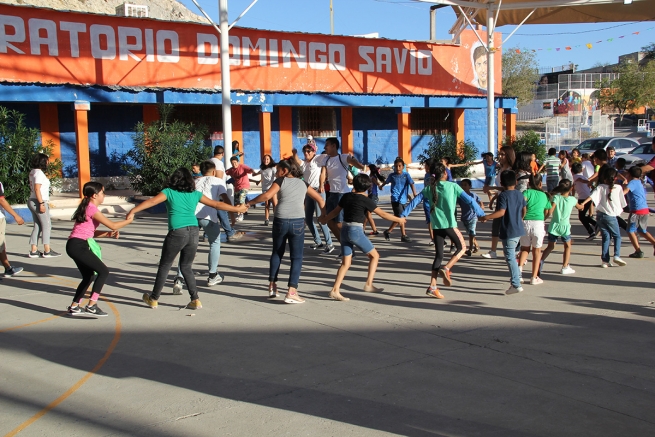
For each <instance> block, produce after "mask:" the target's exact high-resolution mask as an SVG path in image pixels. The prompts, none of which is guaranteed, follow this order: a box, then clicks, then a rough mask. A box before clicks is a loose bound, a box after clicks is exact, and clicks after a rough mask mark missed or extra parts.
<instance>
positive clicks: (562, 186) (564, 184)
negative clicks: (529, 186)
mask: <svg viewBox="0 0 655 437" xmlns="http://www.w3.org/2000/svg"><path fill="white" fill-rule="evenodd" d="M572 187H573V183H572V182H571V181H570V180H568V179H562V180H561V181H559V184H558V185H557V186H556V187H555V188H554V189H553V191H551V192H550V195H551V196H555V195H556V194H564V193H568V192H569V191H571V188H572Z"/></svg>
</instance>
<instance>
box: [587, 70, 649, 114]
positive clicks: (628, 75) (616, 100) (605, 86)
mask: <svg viewBox="0 0 655 437" xmlns="http://www.w3.org/2000/svg"><path fill="white" fill-rule="evenodd" d="M616 73H618V74H619V76H618V77H617V78H616V79H614V80H609V79H603V80H601V81H600V82H598V83H597V84H596V87H597V88H599V89H600V93H599V99H598V100H599V103H600V106H601V107H603V108H605V109H606V110H608V111H615V112H616V113H618V114H619V121H623V116H624V115H625V114H626V113H627V112H632V111H634V110H636V109H638V108H640V107H642V106H653V103H655V84H654V83H653V81H654V80H655V62H649V63H647V64H646V65H643V66H639V64H638V63H636V62H624V63H622V64H620V65H619V66H618V67H617V69H616Z"/></svg>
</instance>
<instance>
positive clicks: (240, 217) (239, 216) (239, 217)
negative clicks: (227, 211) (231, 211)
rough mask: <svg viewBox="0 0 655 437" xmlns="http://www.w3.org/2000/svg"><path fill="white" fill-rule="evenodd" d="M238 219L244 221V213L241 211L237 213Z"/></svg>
mask: <svg viewBox="0 0 655 437" xmlns="http://www.w3.org/2000/svg"><path fill="white" fill-rule="evenodd" d="M237 221H238V222H242V221H243V213H241V212H240V213H239V214H237Z"/></svg>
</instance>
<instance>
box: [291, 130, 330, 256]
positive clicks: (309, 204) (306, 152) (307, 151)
mask: <svg viewBox="0 0 655 437" xmlns="http://www.w3.org/2000/svg"><path fill="white" fill-rule="evenodd" d="M315 147H316V146H315V145H312V144H311V143H309V141H308V142H307V144H305V145H304V146H303V148H302V153H303V156H304V159H300V157H298V152H297V151H296V149H293V156H294V157H295V158H296V162H298V165H300V168H301V169H302V171H303V179H304V180H305V182H307V185H309V186H310V187H312V188H313V189H314V190H316V191H318V192H319V193H320V194H321V196H322V197H323V199H325V192H324V191H325V189H324V186H323V184H321V167H319V166H318V165H316V150H315ZM320 211H321V209H320V207H319V206H318V203H317V202H316V201H315V200H314V199H312V198H311V197H309V196H306V197H305V224H306V225H307V227H308V228H309V232H310V233H311V234H312V237H313V238H314V244H312V245H310V246H309V247H310V248H311V249H314V250H316V249H323V252H325V253H331V252H332V251H333V250H334V246H333V245H332V237H331V236H330V230H329V229H328V227H327V225H323V224H320V223H319V226H320V227H321V231H323V236H324V237H325V245H324V244H323V242H322V241H321V236H320V235H319V234H318V229H317V228H316V223H314V216H316V217H318V216H319V213H320Z"/></svg>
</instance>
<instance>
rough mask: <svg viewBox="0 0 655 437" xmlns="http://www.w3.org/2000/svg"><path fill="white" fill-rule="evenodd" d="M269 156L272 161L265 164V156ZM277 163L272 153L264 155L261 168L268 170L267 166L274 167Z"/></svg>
mask: <svg viewBox="0 0 655 437" xmlns="http://www.w3.org/2000/svg"><path fill="white" fill-rule="evenodd" d="M267 156H268V157H269V158H270V159H271V162H270V163H269V164H268V165H266V164H264V158H266V157H267ZM276 165H277V163H276V162H275V160H273V157H272V156H271V155H264V156H262V164H261V165H260V166H259V169H260V170H266V169H267V168H273V167H275V166H276Z"/></svg>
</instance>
